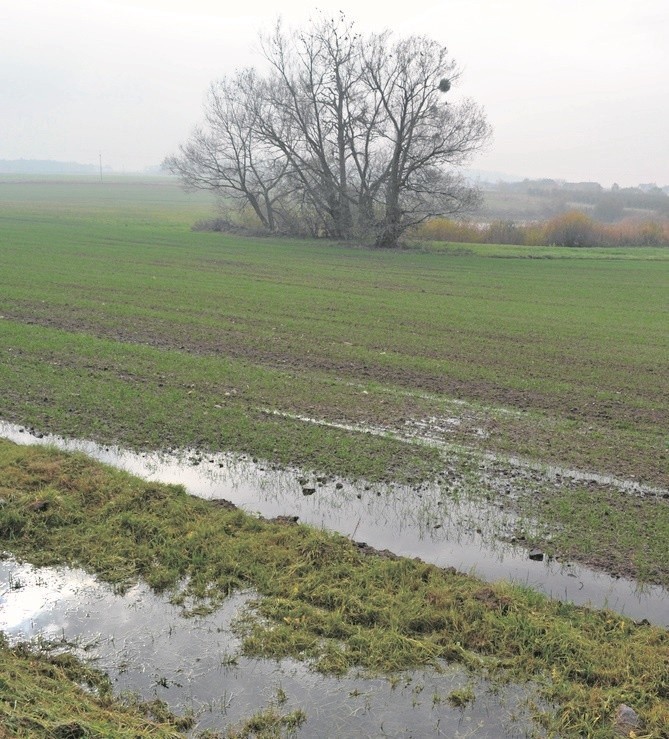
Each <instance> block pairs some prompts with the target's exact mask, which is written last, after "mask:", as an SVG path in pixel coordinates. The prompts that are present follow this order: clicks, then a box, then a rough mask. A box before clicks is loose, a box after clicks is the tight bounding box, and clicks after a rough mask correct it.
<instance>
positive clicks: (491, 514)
mask: <svg viewBox="0 0 669 739" xmlns="http://www.w3.org/2000/svg"><path fill="white" fill-rule="evenodd" d="M0 436H5V437H7V438H9V439H11V440H13V441H16V442H19V443H25V444H36V443H37V444H40V443H41V444H52V445H55V446H57V447H59V448H61V449H65V450H69V451H82V452H84V453H86V454H89V455H90V456H92V457H94V458H95V459H98V460H100V461H102V462H105V463H107V464H111V465H114V466H115V467H119V468H121V469H125V470H127V471H129V472H132V473H133V474H136V475H139V476H141V477H144V478H146V479H151V480H156V481H160V482H167V483H178V484H182V485H184V487H185V488H186V489H187V490H188V492H189V493H191V494H192V495H196V496H199V497H202V498H209V499H211V498H226V499H227V500H231V501H232V502H233V503H235V504H236V505H238V506H240V507H242V508H244V509H245V510H247V511H250V512H258V513H259V514H261V515H263V516H266V517H274V516H278V515H291V516H299V519H300V521H301V522H303V523H308V524H311V525H313V526H316V527H319V528H324V529H328V530H332V531H338V532H340V533H342V534H344V535H345V536H349V537H351V538H353V539H355V540H356V541H364V542H366V543H367V544H369V545H371V546H373V547H376V548H377V549H390V550H391V551H393V552H395V553H396V554H398V555H403V556H408V557H420V558H421V559H423V560H425V561H427V562H432V563H434V564H437V565H440V566H452V567H455V568H456V569H458V570H461V571H465V572H473V573H475V574H476V575H478V576H479V577H481V578H483V579H486V580H489V581H494V580H502V579H506V580H512V581H515V582H519V583H522V584H525V585H527V586H530V587H532V588H534V589H536V590H539V591H541V592H543V593H545V594H547V595H549V596H551V597H554V598H559V599H561V600H566V601H571V602H574V603H577V604H583V605H587V604H590V605H593V606H595V607H607V608H611V609H613V610H616V611H619V612H621V613H624V614H626V615H629V616H631V617H632V618H635V619H642V618H646V619H647V620H648V621H650V622H651V623H655V624H659V625H662V626H665V625H667V624H668V623H669V592H668V591H667V590H665V589H664V588H661V587H658V586H647V587H644V588H643V589H640V588H639V586H638V584H637V583H636V582H635V581H633V580H628V579H625V578H618V579H616V578H612V577H610V576H608V575H605V574H603V573H599V572H594V571H593V570H590V569H589V568H586V567H583V566H580V565H575V564H566V565H565V564H561V563H559V562H556V561H541V562H540V561H533V560H530V559H529V558H528V554H527V551H526V550H524V549H522V548H519V547H514V546H512V545H510V544H506V543H504V542H503V541H500V536H504V535H507V534H508V533H509V532H511V531H512V530H513V528H514V524H515V518H514V516H513V514H512V513H511V512H509V511H507V510H504V509H503V508H500V507H499V506H495V505H492V504H483V503H480V502H472V501H471V500H467V499H466V498H465V497H464V496H462V497H461V498H460V499H458V495H457V494H458V490H459V486H460V485H461V484H462V481H461V480H459V479H458V477H457V474H456V473H455V472H454V471H451V472H450V473H449V475H448V480H449V481H448V482H446V481H445V482H444V483H443V484H441V485H432V486H425V487H423V488H421V489H420V490H415V489H413V488H409V487H404V486H400V485H389V486H386V485H383V486H369V485H365V486H363V485H351V484H349V483H346V482H345V481H340V480H321V481H320V482H318V481H314V480H311V481H309V485H310V486H313V487H314V488H315V492H314V493H313V494H310V495H304V494H303V483H301V482H300V473H299V472H298V471H292V470H277V469H271V468H268V467H265V466H263V465H259V464H257V463H254V462H253V461H252V460H250V459H248V458H244V457H240V456H235V455H230V454H219V455H215V456H209V457H201V456H200V455H199V454H198V453H196V452H193V451H188V450H186V451H183V452H180V453H174V454H158V453H152V454H136V453H132V452H129V451H127V450H123V449H120V448H117V447H103V446H100V445H98V444H96V443H94V442H92V441H80V440H72V439H64V438H61V437H58V436H51V435H45V436H42V437H40V438H37V437H35V436H33V435H32V434H30V433H28V432H27V431H26V430H25V429H23V428H22V427H19V426H16V425H13V424H8V423H5V422H0Z"/></svg>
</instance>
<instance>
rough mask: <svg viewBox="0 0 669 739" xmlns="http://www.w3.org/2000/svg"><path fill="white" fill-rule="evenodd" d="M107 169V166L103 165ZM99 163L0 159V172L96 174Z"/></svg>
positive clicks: (98, 169)
mask: <svg viewBox="0 0 669 739" xmlns="http://www.w3.org/2000/svg"><path fill="white" fill-rule="evenodd" d="M103 170H104V171H108V170H109V167H104V168H103ZM99 171H100V167H99V165H95V164H79V163H78V162H55V161H52V160H50V159H0V174H97V173H98V172H99Z"/></svg>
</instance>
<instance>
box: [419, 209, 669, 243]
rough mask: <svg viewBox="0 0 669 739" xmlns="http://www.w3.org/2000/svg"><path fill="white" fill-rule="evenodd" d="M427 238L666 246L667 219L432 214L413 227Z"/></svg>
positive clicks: (568, 214)
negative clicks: (519, 219) (520, 219)
mask: <svg viewBox="0 0 669 739" xmlns="http://www.w3.org/2000/svg"><path fill="white" fill-rule="evenodd" d="M415 233H416V236H417V237H418V238H421V239H428V240H430V241H453V242H459V243H466V244H520V245H528V246H571V247H578V246H669V221H645V220H633V219H628V220H625V221H621V222H619V223H615V224H606V223H601V222H598V221H595V220H594V219H593V218H591V217H590V216H589V215H587V214H586V213H584V212H583V211H581V210H570V211H567V212H566V213H561V214H560V215H557V216H555V217H553V218H550V219H549V220H547V221H543V222H537V223H529V224H517V223H514V222H513V221H504V220H498V221H492V222H491V223H472V222H463V221H455V220H452V219H448V218H433V219H432V220H431V221H428V222H426V223H423V224H422V225H421V226H420V227H419V228H418V229H416V232H415Z"/></svg>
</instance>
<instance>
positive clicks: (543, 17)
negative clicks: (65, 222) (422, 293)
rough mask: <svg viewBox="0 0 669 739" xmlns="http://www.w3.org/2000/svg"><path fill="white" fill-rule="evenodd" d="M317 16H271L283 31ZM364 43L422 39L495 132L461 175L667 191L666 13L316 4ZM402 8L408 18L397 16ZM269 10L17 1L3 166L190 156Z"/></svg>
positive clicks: (636, 8)
mask: <svg viewBox="0 0 669 739" xmlns="http://www.w3.org/2000/svg"><path fill="white" fill-rule="evenodd" d="M315 7H316V6H314V5H312V4H310V3H306V2H299V1H297V0H294V1H291V2H285V3H283V4H282V5H281V13H282V16H283V18H284V19H285V20H286V22H287V23H288V24H291V25H299V24H302V23H304V22H306V21H307V20H308V19H309V17H310V16H312V15H313V14H314V12H315ZM318 7H319V8H321V9H323V10H325V11H326V12H331V11H332V12H334V11H336V10H339V9H341V10H344V11H345V12H346V13H347V15H348V16H349V18H351V19H354V20H355V21H356V22H357V25H358V28H359V29H360V30H361V31H371V30H383V29H385V28H389V29H392V30H393V31H396V32H397V33H400V34H407V33H421V34H427V35H429V36H431V37H433V38H435V39H437V40H438V41H440V42H442V43H444V44H445V45H446V46H447V47H448V48H449V51H450V52H451V54H452V55H453V57H454V58H455V59H456V60H457V62H458V63H459V65H460V66H461V68H462V70H463V75H462V78H461V80H460V82H459V84H458V87H457V89H456V90H455V91H454V94H456V95H464V96H467V97H472V98H474V99H475V100H476V101H477V102H478V103H480V104H482V105H483V106H484V107H485V109H486V111H487V115H488V119H489V122H490V123H491V124H492V126H493V129H494V138H493V141H492V143H491V145H490V146H489V147H488V149H487V151H486V152H484V153H483V154H481V155H479V156H478V157H477V158H476V159H475V160H474V161H473V162H472V166H473V167H476V168H477V169H485V170H493V171H498V172H506V173H509V174H516V175H520V176H527V177H533V178H534V177H554V178H562V179H566V180H570V181H582V180H591V181H599V182H601V183H602V184H605V185H610V184H611V183H613V182H614V181H616V182H618V183H619V184H621V185H635V184H638V183H642V182H643V183H646V182H656V183H657V184H658V185H666V184H669V146H668V145H667V134H666V130H667V122H668V121H669V86H668V85H667V78H668V77H669V55H668V54H667V50H666V39H667V38H669V4H668V3H667V2H666V0H637V2H633V3H632V2H622V1H621V0H608V1H607V0H589V2H588V3H583V2H580V1H579V2H577V1H576V0H562V1H561V2H560V3H557V2H554V1H553V0H550V1H548V0H534V1H530V0H509V2H505V3H501V2H498V1H494V0H481V1H480V2H472V1H471V0H451V1H450V2H427V1H426V0H416V1H415V2H412V3H410V4H409V5H408V6H404V7H403V8H402V7H401V6H400V5H399V4H397V5H396V6H393V7H389V6H388V5H386V4H381V3H366V4H365V5H364V6H362V4H355V3H348V2H342V3H340V2H337V3H332V2H323V3H320V4H319V5H318ZM407 7H408V9H407ZM276 14H277V5H276V4H275V3H270V2H265V1H264V0H263V1H261V2H254V3H248V4H243V3H238V4H235V5H231V4H229V3H225V2H214V1H212V0H190V1H189V2H185V1H183V2H182V1H181V0H162V1H161V0H137V1H131V0H125V1H124V0H115V1H113V0H109V1H103V0H85V1H84V0H64V1H63V2H60V3H54V2H52V0H23V1H22V2H21V3H4V8H3V9H2V10H0V159H19V158H25V159H57V160H61V161H78V162H83V163H92V162H95V163H97V162H98V157H99V155H102V160H103V164H105V165H107V166H111V167H113V168H114V169H115V170H118V171H122V170H126V171H136V170H141V169H143V168H144V167H148V166H151V165H156V164H158V163H160V161H161V160H162V159H163V158H164V157H165V156H166V155H168V154H171V153H173V152H175V150H176V149H177V147H178V145H179V143H181V142H183V141H185V140H186V139H187V137H188V136H189V133H190V131H191V129H192V128H193V126H194V125H195V124H196V123H197V121H198V120H199V118H200V115H201V107H202V101H203V99H204V96H205V93H206V90H207V87H208V86H209V84H210V82H211V81H213V80H214V79H216V78H218V77H220V76H222V75H224V74H226V73H227V72H230V71H232V70H234V69H235V68H236V67H239V66H245V65H248V64H260V63H261V59H260V54H259V44H258V40H257V39H258V32H259V31H260V30H263V29H264V30H269V28H270V27H271V25H272V23H273V21H274V20H275V18H276Z"/></svg>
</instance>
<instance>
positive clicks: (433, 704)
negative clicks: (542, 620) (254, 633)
mask: <svg viewBox="0 0 669 739" xmlns="http://www.w3.org/2000/svg"><path fill="white" fill-rule="evenodd" d="M251 595H252V594H248V593H247V594H244V593H240V594H237V595H234V596H232V597H231V598H229V599H228V601H227V602H226V604H225V605H224V606H223V607H222V608H221V609H219V610H218V611H217V612H216V613H214V614H212V615H210V616H207V617H195V618H188V619H186V618H184V617H182V616H181V615H180V613H181V611H180V609H178V608H176V607H174V606H172V605H170V604H169V603H168V602H167V600H166V599H165V598H163V597H159V596H156V595H154V594H153V593H151V592H150V591H149V590H148V589H147V588H146V586H144V585H137V586H135V587H134V588H132V589H131V590H130V591H129V592H127V593H126V594H125V595H123V596H121V595H118V594H115V593H114V591H113V589H112V588H111V587H109V586H107V585H104V584H101V583H98V582H97V581H96V580H95V578H94V577H92V576H91V575H88V574H87V573H85V572H83V571H81V570H70V569H66V568H41V569H35V568H33V567H31V566H30V565H26V564H19V563H17V562H16V561H15V560H13V559H7V560H4V561H2V562H0V631H3V632H4V633H5V634H6V635H7V636H8V637H9V639H10V640H11V641H22V640H26V639H35V638H38V637H40V638H43V639H47V640H54V641H55V642H57V643H60V645H61V648H68V649H71V650H72V646H71V645H72V644H75V645H76V648H75V649H73V650H72V651H74V652H75V653H77V654H78V655H79V656H81V657H83V658H85V659H89V660H94V664H95V665H96V666H97V667H99V668H100V669H102V670H103V671H105V672H106V673H107V674H108V675H109V676H110V678H111V680H112V681H113V683H114V686H115V689H116V692H117V693H121V692H123V691H131V692H133V693H137V694H139V695H140V696H141V697H142V698H143V699H146V700H150V699H152V698H155V697H158V698H160V699H162V700H164V701H165V702H167V703H168V705H169V706H170V708H171V709H172V710H173V711H175V712H177V713H183V712H185V711H188V710H190V711H192V712H193V713H194V715H195V717H196V726H195V728H194V730H193V733H196V732H198V731H201V730H203V729H207V728H209V729H223V728H224V727H226V726H231V725H234V724H236V723H238V722H240V721H241V720H242V719H244V718H248V717H249V716H250V715H252V714H254V713H256V712H257V711H259V710H261V709H263V708H266V707H268V706H272V705H273V706H275V707H276V708H277V710H279V711H281V712H284V713H289V712H291V711H294V710H296V709H298V708H299V709H302V710H304V711H305V713H306V715H307V720H306V722H305V724H304V725H303V726H302V728H301V730H300V731H299V734H300V735H301V736H305V737H334V736H336V737H342V738H344V737H357V738H362V737H427V736H434V737H437V736H444V737H489V738H490V739H492V738H493V737H494V738H496V739H497V738H500V739H501V738H502V737H522V736H528V735H529V734H530V733H531V732H532V730H533V724H532V721H531V719H530V718H529V707H528V705H529V703H530V702H531V701H533V700H536V696H535V695H534V690H533V688H532V686H530V685H524V686H522V687H521V686H516V685H507V686H503V687H498V686H495V687H493V686H491V685H490V684H488V683H487V682H486V681H485V680H483V679H481V678H478V677H474V676H472V675H469V674H467V672H466V671H464V670H463V669H461V668H459V667H453V666H449V665H444V666H443V671H442V672H439V671H436V670H415V671H411V672H406V673H402V674H401V675H399V676H397V679H396V681H392V682H391V681H389V680H386V679H381V678H376V679H369V678H367V679H365V678H363V677H359V676H347V677H345V678H330V677H323V676H321V675H318V674H316V673H314V672H312V671H310V670H309V669H308V668H307V667H306V666H305V665H304V664H301V663H298V662H295V661H292V660H282V661H280V662H274V661H269V660H252V659H247V658H245V657H242V656H240V655H239V646H240V645H239V641H238V640H237V639H236V637H234V636H233V635H232V633H231V629H230V623H231V621H232V619H233V618H234V617H235V615H236V614H237V613H238V612H239V610H240V609H241V608H243V606H244V604H245V603H246V602H247V601H248V600H249V598H250V597H251ZM456 691H462V692H460V693H459V694H458V693H457V692H456ZM458 695H460V696H462V695H468V696H469V697H470V698H471V700H468V702H466V704H465V705H464V706H462V707H457V706H455V705H452V701H454V700H457V697H458ZM535 735H540V734H539V733H538V732H537V734H535Z"/></svg>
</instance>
